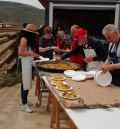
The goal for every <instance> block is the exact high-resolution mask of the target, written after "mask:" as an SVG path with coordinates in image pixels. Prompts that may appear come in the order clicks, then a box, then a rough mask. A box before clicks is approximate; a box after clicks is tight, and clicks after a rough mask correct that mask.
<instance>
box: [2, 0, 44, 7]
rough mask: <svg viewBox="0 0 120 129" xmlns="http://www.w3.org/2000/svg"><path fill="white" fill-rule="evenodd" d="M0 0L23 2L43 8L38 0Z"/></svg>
mask: <svg viewBox="0 0 120 129" xmlns="http://www.w3.org/2000/svg"><path fill="white" fill-rule="evenodd" d="M0 1H11V2H17V3H23V4H27V5H32V6H34V7H36V8H39V9H44V8H43V6H42V5H41V4H40V2H39V1H38V0H0Z"/></svg>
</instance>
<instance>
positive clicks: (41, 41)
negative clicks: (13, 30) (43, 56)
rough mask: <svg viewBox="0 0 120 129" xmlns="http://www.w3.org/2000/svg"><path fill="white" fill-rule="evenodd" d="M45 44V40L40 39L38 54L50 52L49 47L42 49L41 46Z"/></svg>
mask: <svg viewBox="0 0 120 129" xmlns="http://www.w3.org/2000/svg"><path fill="white" fill-rule="evenodd" d="M44 43H45V40H44V38H43V37H42V38H40V40H39V52H46V51H48V50H50V49H51V48H50V47H44V46H43V44H44Z"/></svg>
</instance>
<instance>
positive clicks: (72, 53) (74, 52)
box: [61, 45, 81, 59]
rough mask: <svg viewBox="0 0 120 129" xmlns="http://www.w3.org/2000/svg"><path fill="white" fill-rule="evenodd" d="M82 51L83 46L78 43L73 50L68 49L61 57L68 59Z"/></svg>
mask: <svg viewBox="0 0 120 129" xmlns="http://www.w3.org/2000/svg"><path fill="white" fill-rule="evenodd" d="M80 51H81V47H80V46H79V45H76V47H75V48H74V49H73V50H71V51H68V52H67V53H65V54H63V55H62V56H61V59H66V58H68V57H70V56H72V55H77V54H78V53H80Z"/></svg>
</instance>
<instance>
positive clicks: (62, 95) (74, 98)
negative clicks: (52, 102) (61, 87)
mask: <svg viewBox="0 0 120 129" xmlns="http://www.w3.org/2000/svg"><path fill="white" fill-rule="evenodd" d="M62 94H63V93H62V92H61V93H60V96H61V97H63V98H65V99H70V100H74V99H78V98H79V95H78V94H77V96H76V97H75V98H70V97H66V96H63V95H62Z"/></svg>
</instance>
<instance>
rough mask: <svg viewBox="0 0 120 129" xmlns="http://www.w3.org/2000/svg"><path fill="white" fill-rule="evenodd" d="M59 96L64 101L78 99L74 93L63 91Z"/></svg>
mask: <svg viewBox="0 0 120 129" xmlns="http://www.w3.org/2000/svg"><path fill="white" fill-rule="evenodd" d="M60 96H61V97H63V98H65V99H70V100H75V99H79V95H78V94H77V93H76V92H75V91H64V92H61V93H60Z"/></svg>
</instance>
